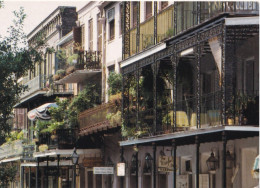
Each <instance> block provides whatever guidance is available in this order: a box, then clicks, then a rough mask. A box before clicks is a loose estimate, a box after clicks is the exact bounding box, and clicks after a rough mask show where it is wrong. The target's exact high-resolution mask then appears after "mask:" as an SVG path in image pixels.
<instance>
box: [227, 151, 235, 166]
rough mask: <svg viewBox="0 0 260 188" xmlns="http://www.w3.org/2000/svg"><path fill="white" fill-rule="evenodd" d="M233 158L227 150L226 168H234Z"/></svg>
mask: <svg viewBox="0 0 260 188" xmlns="http://www.w3.org/2000/svg"><path fill="white" fill-rule="evenodd" d="M234 161H235V159H234V157H232V155H231V153H230V151H229V150H227V153H226V168H228V169H231V168H233V166H234Z"/></svg>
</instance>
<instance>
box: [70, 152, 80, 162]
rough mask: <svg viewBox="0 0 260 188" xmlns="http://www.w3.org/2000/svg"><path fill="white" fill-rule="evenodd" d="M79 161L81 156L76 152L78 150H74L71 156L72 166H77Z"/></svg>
mask: <svg viewBox="0 0 260 188" xmlns="http://www.w3.org/2000/svg"><path fill="white" fill-rule="evenodd" d="M78 160H79V155H78V154H77V152H76V148H74V151H73V154H72V155H71V161H72V164H74V165H77V164H78Z"/></svg>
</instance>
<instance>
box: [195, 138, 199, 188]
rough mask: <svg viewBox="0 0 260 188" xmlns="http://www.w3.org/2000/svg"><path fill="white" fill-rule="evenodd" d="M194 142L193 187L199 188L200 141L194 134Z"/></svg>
mask: <svg viewBox="0 0 260 188" xmlns="http://www.w3.org/2000/svg"><path fill="white" fill-rule="evenodd" d="M195 144H196V176H195V188H199V185H200V183H199V175H200V169H199V166H200V164H199V162H200V142H199V137H198V136H195Z"/></svg>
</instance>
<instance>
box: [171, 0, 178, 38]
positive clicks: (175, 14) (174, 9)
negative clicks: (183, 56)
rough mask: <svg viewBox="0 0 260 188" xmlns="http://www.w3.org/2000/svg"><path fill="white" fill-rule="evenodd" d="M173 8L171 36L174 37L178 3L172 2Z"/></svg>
mask: <svg viewBox="0 0 260 188" xmlns="http://www.w3.org/2000/svg"><path fill="white" fill-rule="evenodd" d="M174 4H175V5H174V8H173V11H174V12H173V24H172V25H173V31H174V33H173V35H174V36H175V35H176V34H177V7H178V2H174Z"/></svg>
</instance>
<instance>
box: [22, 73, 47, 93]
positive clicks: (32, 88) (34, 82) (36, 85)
mask: <svg viewBox="0 0 260 188" xmlns="http://www.w3.org/2000/svg"><path fill="white" fill-rule="evenodd" d="M43 78H44V76H43V75H39V76H36V77H35V78H33V79H31V80H29V81H27V82H26V83H24V85H26V86H28V89H27V90H26V91H25V92H23V93H22V94H21V95H20V98H24V97H26V96H28V95H30V94H32V93H34V92H36V91H39V90H41V88H42V87H43V81H42V80H43Z"/></svg>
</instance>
